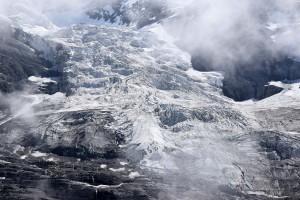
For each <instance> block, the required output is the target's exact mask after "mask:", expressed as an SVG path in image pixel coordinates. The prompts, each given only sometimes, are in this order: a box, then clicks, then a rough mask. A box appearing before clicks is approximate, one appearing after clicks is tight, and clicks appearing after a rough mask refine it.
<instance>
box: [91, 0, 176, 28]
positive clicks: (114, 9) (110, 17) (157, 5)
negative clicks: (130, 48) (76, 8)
mask: <svg viewBox="0 0 300 200" xmlns="http://www.w3.org/2000/svg"><path fill="white" fill-rule="evenodd" d="M170 14H171V12H170V11H169V10H168V8H167V5H166V4H165V2H164V1H161V0H155V1H149V0H142V1H131V2H127V1H124V0H117V1H116V2H113V3H111V2H109V4H108V5H105V6H102V7H99V8H97V9H94V10H90V11H88V12H87V15H88V16H89V17H90V18H92V19H97V20H103V21H105V22H111V23H116V24H119V25H120V24H127V25H129V24H135V25H136V26H137V28H142V27H144V26H146V25H149V24H152V23H155V22H158V21H160V20H162V19H165V18H166V17H168V16H170Z"/></svg>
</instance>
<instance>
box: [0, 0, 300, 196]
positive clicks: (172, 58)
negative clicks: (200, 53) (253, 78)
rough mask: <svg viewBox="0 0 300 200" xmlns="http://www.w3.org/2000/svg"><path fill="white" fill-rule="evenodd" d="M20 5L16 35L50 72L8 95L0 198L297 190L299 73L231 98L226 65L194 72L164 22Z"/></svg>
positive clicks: (0, 120) (1, 118)
mask: <svg viewBox="0 0 300 200" xmlns="http://www.w3.org/2000/svg"><path fill="white" fill-rule="evenodd" d="M119 2H121V5H122V6H128V7H129V8H128V9H130V8H131V7H132V6H133V5H134V3H135V1H119ZM124 2H125V3H124ZM173 3H174V2H173ZM172 5H173V6H174V7H172V10H173V11H177V10H178V9H182V6H184V5H182V4H181V2H179V1H178V3H174V4H172ZM15 9H17V13H18V15H16V14H13V15H10V16H9V19H10V20H11V22H10V23H11V24H12V27H13V31H14V34H15V37H16V39H17V40H18V41H19V42H22V43H24V44H26V45H27V46H28V48H29V47H30V48H31V49H32V51H35V52H38V54H39V56H40V57H42V58H43V59H45V60H48V61H49V62H51V63H52V66H51V67H49V70H52V71H53V73H51V74H50V75H48V76H47V77H45V76H41V75H38V74H37V75H32V76H30V77H28V85H29V86H30V89H29V90H28V91H23V92H15V93H12V94H9V95H1V100H2V101H3V102H2V101H1V110H0V134H1V142H0V147H1V148H0V156H1V162H0V167H1V172H0V177H4V178H3V180H2V179H1V180H0V191H1V190H2V191H4V192H1V194H0V197H1V198H2V199H49V200H50V199H297V198H299V196H300V193H299V189H300V186H299V181H300V177H299V172H298V170H299V166H300V162H299V161H300V160H299V158H300V145H299V129H300V123H299V110H300V104H299V100H300V89H299V84H300V83H299V80H295V81H286V82H275V81H273V82H270V85H274V86H279V87H281V88H282V89H283V90H282V91H281V92H280V93H278V94H275V95H273V96H271V97H268V98H265V99H263V100H260V101H258V100H254V99H251V100H248V101H243V102H235V101H233V100H232V99H230V98H228V97H226V96H224V95H223V93H222V86H223V79H224V72H222V71H215V72H200V71H197V70H195V69H194V68H193V66H192V63H191V56H190V55H189V53H188V52H186V51H184V50H182V49H180V48H179V47H178V46H176V45H175V44H174V43H175V41H176V38H174V37H173V36H171V35H169V34H168V31H167V30H166V29H165V28H164V25H163V24H162V23H161V22H160V21H159V22H156V21H155V22H153V23H151V24H150V25H146V26H144V27H143V28H137V27H136V26H137V24H138V22H136V21H133V22H132V24H131V25H129V26H126V25H121V24H120V21H118V20H117V21H115V23H114V22H113V23H109V22H106V21H105V20H99V21H97V20H93V19H90V18H88V17H87V16H85V17H86V18H85V17H79V18H80V19H79V18H75V19H74V21H72V20H73V19H72V20H71V23H69V21H68V20H69V19H67V22H66V23H63V24H56V23H55V20H54V21H51V17H49V16H48V17H47V16H46V15H42V13H39V14H37V13H34V12H31V11H28V9H27V8H26V7H24V6H23V7H22V6H20V5H19V6H17V7H15ZM105 9H106V10H107V9H108V10H110V11H109V12H110V13H111V14H113V11H112V6H110V7H107V6H105V7H104V10H105ZM20 12H21V14H20ZM82 14H84V13H82ZM24 15H26V16H24ZM77 17H78V16H77ZM168 17H170V16H168ZM20 19H22V20H20ZM41 19H43V20H42V21H41ZM78 19H79V20H78ZM24 20H25V21H24ZM82 20H83V21H82ZM37 21H38V22H41V23H37ZM92 21H93V22H92ZM83 22H85V23H83ZM54 72H55V73H54ZM53 74H54V75H53ZM15 99H17V101H16V100H15ZM2 104H3V105H2ZM16 105H18V106H17V107H16ZM2 160H3V162H2Z"/></svg>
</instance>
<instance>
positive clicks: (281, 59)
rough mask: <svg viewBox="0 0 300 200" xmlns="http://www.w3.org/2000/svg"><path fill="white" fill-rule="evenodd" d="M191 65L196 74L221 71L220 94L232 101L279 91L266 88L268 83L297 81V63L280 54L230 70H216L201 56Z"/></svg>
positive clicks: (223, 68) (193, 60)
mask: <svg viewBox="0 0 300 200" xmlns="http://www.w3.org/2000/svg"><path fill="white" fill-rule="evenodd" d="M192 64H193V67H194V68H195V69H196V70H199V71H215V70H217V71H224V72H225V77H224V81H223V93H224V95H225V96H227V97H230V98H232V99H234V100H236V101H244V100H248V99H258V100H260V99H264V98H267V97H269V96H272V95H274V94H277V93H279V92H281V91H282V89H281V88H279V87H275V86H268V83H269V82H270V81H285V80H296V79H300V74H299V71H300V64H299V63H298V62H296V61H295V60H293V59H291V58H288V57H286V56H281V55H279V56H278V57H277V58H269V57H268V56H266V58H260V59H254V60H253V61H251V62H250V63H249V62H248V63H246V64H245V63H241V64H236V65H235V66H233V67H216V66H213V65H211V63H210V62H207V61H205V59H204V60H203V59H201V57H197V56H193V58H192Z"/></svg>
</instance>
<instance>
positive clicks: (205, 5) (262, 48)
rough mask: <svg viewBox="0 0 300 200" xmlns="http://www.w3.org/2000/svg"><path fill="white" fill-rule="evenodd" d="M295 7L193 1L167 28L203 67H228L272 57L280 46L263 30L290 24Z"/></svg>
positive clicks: (288, 4)
mask: <svg viewBox="0 0 300 200" xmlns="http://www.w3.org/2000/svg"><path fill="white" fill-rule="evenodd" d="M295 5H296V3H295V1H292V0H287V1H279V0H274V1H267V0H262V1H251V0H243V1H239V0H226V1H224V0H194V1H193V2H192V3H191V4H190V5H189V6H187V7H186V8H185V9H183V10H182V12H181V14H179V15H177V16H176V17H174V18H173V19H171V20H169V21H168V22H167V23H166V27H167V29H168V30H169V32H170V33H171V34H173V35H174V36H175V37H177V38H180V41H179V45H180V46H181V47H183V48H185V49H187V50H188V51H189V52H191V53H192V54H194V55H199V56H201V57H202V58H203V62H204V63H206V64H209V65H212V66H217V67H220V66H225V67H229V66H233V65H235V64H236V63H241V62H251V61H253V59H257V56H261V55H264V56H265V57H268V56H272V55H274V54H275V53H276V52H277V51H278V49H277V48H279V49H280V48H281V47H282V46H283V45H279V46H274V43H273V42H272V39H271V36H272V35H273V34H275V33H274V32H272V31H271V30H269V29H268V28H266V27H267V26H268V24H269V23H285V24H291V23H293V22H292V21H293V20H294V21H295V20H296V19H297V17H298V14H297V13H298V12H296V11H297V9H296V7H297V6H295ZM281 41H283V40H281ZM283 43H284V44H286V43H285V41H283ZM290 43H291V42H290Z"/></svg>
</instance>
